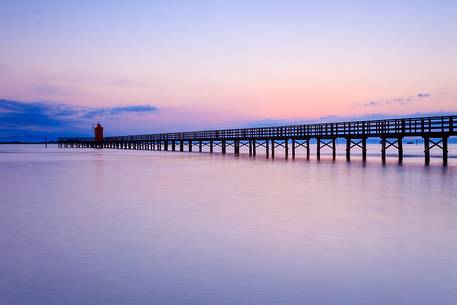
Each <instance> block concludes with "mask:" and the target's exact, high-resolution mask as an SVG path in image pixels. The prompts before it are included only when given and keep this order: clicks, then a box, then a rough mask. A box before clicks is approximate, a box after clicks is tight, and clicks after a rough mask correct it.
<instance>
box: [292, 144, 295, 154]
mask: <svg viewBox="0 0 457 305" xmlns="http://www.w3.org/2000/svg"><path fill="white" fill-rule="evenodd" d="M292 159H295V139H292Z"/></svg>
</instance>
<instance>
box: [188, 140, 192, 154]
mask: <svg viewBox="0 0 457 305" xmlns="http://www.w3.org/2000/svg"><path fill="white" fill-rule="evenodd" d="M192 146H193V144H192V140H189V152H192V148H193V147H192Z"/></svg>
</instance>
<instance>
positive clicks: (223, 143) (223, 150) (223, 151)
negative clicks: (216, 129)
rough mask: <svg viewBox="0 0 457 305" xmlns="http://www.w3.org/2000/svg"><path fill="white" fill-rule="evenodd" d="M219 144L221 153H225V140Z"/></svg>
mask: <svg viewBox="0 0 457 305" xmlns="http://www.w3.org/2000/svg"><path fill="white" fill-rule="evenodd" d="M221 146H222V153H223V154H225V153H226V152H227V151H226V150H227V147H226V144H225V140H222V143H221Z"/></svg>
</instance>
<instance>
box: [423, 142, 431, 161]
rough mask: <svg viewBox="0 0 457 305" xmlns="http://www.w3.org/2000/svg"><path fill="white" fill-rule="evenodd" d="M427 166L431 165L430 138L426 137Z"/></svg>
mask: <svg viewBox="0 0 457 305" xmlns="http://www.w3.org/2000/svg"><path fill="white" fill-rule="evenodd" d="M424 153H425V165H430V138H429V137H424Z"/></svg>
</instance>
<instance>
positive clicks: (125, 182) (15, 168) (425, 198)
mask: <svg viewBox="0 0 457 305" xmlns="http://www.w3.org/2000/svg"><path fill="white" fill-rule="evenodd" d="M378 148H379V147H377V145H370V146H369V152H370V154H369V160H368V162H367V163H366V164H363V163H362V162H361V161H359V160H360V157H357V156H355V157H354V158H353V160H354V161H353V162H351V163H347V162H345V161H344V156H338V159H339V160H337V161H336V162H332V161H331V160H330V159H329V157H328V156H325V157H324V160H321V161H320V162H317V161H316V160H315V159H311V160H310V161H306V160H304V159H303V157H300V158H299V159H297V160H295V161H292V160H288V161H285V160H283V159H281V158H276V159H275V160H274V161H272V160H271V159H270V160H266V159H265V158H263V157H261V156H259V157H257V158H256V159H253V158H249V157H248V156H245V155H244V156H243V155H242V156H240V157H235V156H233V155H226V156H223V155H220V154H213V155H210V154H198V153H193V154H189V153H171V152H170V153H165V152H145V151H115V150H87V149H86V150H82V149H81V150H77V149H58V148H56V147H50V148H48V149H44V147H43V146H35V145H24V146H21V145H0V196H1V197H0V202H1V205H0V207H1V211H0V304H2V305H3V304H4V305H19V304H21V305H22V304H23V305H34V304H38V305H41V304H43V305H53V304H56V305H62V304H66V305H71V304H78V305H79V304H97V305H105V304H106V305H108V304H109V305H113V304H126V305H127V304H135V305H138V304H161V305H162V304H163V305H168V304H179V305H180V304H186V305H187V304H190V305H193V304H195V305H205V304H211V305H214V304H218V305H219V304H233V305H245V304H246V305H248V304H249V305H251V304H262V305H263V304H271V305H280V304H287V305H288V304H297V305H304V304H319V305H320V304H325V305H327V304H329V305H330V304H344V305H371V304H372V305H382V304H389V305H395V304H405V305H415V304H423V305H429V304H441V305H451V304H452V305H454V304H457V162H456V161H457V160H456V159H455V158H453V159H451V160H450V165H449V166H448V167H446V168H444V167H442V166H441V165H440V164H441V160H440V159H439V158H438V157H436V158H433V159H432V166H430V167H425V166H423V165H422V164H423V159H422V157H414V156H420V155H421V154H420V151H421V150H422V147H420V146H417V147H416V146H415V145H412V146H411V147H410V146H408V147H405V149H406V154H407V155H408V156H410V157H408V158H406V159H405V162H404V164H403V165H402V166H399V165H397V163H396V161H395V158H394V157H391V158H390V161H389V162H388V163H387V164H386V165H385V166H383V165H382V164H381V162H380V157H379V154H378V152H379V149H378ZM450 152H451V154H452V155H453V156H454V157H455V153H456V152H457V149H456V147H455V146H451V148H450ZM301 154H302V153H301Z"/></svg>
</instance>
